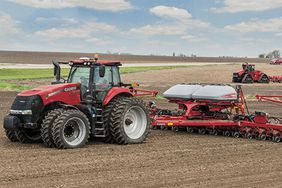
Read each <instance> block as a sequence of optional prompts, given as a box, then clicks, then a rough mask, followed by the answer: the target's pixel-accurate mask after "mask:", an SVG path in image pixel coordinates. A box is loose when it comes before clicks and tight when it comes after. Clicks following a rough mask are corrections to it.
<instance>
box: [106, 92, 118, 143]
mask: <svg viewBox="0 0 282 188" xmlns="http://www.w3.org/2000/svg"><path fill="white" fill-rule="evenodd" d="M117 100H118V98H115V99H112V100H111V101H110V102H109V103H108V104H107V105H106V106H105V107H104V109H103V113H102V116H103V127H104V130H105V138H104V142H106V143H111V144H112V143H114V142H115V139H114V137H113V135H112V134H111V131H110V114H111V112H112V110H113V107H114V104H115V103H116V102H117Z"/></svg>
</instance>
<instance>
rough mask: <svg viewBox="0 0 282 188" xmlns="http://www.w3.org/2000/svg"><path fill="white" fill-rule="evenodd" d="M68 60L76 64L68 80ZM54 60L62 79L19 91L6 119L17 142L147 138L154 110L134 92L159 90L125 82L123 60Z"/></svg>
mask: <svg viewBox="0 0 282 188" xmlns="http://www.w3.org/2000/svg"><path fill="white" fill-rule="evenodd" d="M63 63H65V64H66V63H67V64H69V65H70V67H71V69H70V72H69V76H68V79H67V80H63V81H62V79H61V76H60V72H61V71H60V70H61V68H60V64H63ZM53 64H54V75H55V76H56V81H54V82H53V83H52V85H46V86H41V87H38V88H35V89H32V90H28V91H24V92H21V93H19V94H18V95H17V97H16V99H15V101H14V102H13V104H12V107H11V110H10V113H9V114H8V115H7V116H6V117H5V118H4V129H5V132H6V135H7V137H8V138H9V139H10V140H11V141H13V142H15V141H20V142H22V143H37V142H41V141H43V142H44V143H45V145H46V146H48V147H56V148H59V149H67V148H78V147H82V146H84V145H85V144H86V143H87V141H88V138H89V137H90V136H91V135H92V136H93V137H102V138H103V139H104V141H105V142H108V143H117V144H135V143H142V142H143V141H144V140H145V139H146V137H147V134H148V130H149V125H150V117H149V112H148V109H147V107H146V105H145V103H144V102H143V101H142V99H140V98H137V97H134V96H138V95H148V94H154V95H156V93H157V92H154V91H153V92H151V91H146V90H140V89H135V88H133V86H132V84H124V83H122V82H121V79H120V73H119V66H120V65H121V63H120V62H117V61H101V60H98V59H97V58H95V59H90V58H81V59H79V60H74V61H70V62H60V63H59V62H53Z"/></svg>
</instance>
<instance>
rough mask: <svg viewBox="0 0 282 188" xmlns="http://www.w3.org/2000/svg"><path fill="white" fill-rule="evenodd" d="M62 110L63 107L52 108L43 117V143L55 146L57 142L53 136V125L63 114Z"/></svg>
mask: <svg viewBox="0 0 282 188" xmlns="http://www.w3.org/2000/svg"><path fill="white" fill-rule="evenodd" d="M62 112H63V109H62V108H59V109H55V110H52V111H50V112H49V113H48V114H47V115H46V116H45V118H44V119H43V123H42V125H41V129H40V131H41V137H42V140H43V143H44V144H45V145H46V146H47V147H50V148H52V147H55V143H54V140H53V136H52V127H53V125H54V122H55V120H56V119H57V118H58V117H59V116H60V115H61V114H62Z"/></svg>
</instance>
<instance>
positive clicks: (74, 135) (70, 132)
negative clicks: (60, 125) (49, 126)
mask: <svg viewBox="0 0 282 188" xmlns="http://www.w3.org/2000/svg"><path fill="white" fill-rule="evenodd" d="M63 133H64V134H63V137H64V140H65V141H66V142H67V143H68V144H70V145H77V144H79V143H81V142H82V140H83V138H84V136H85V134H86V131H85V124H84V122H83V121H82V120H81V119H79V118H76V117H73V118H70V119H69V120H68V121H67V122H66V123H65V125H64V132H63Z"/></svg>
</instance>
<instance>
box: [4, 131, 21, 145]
mask: <svg viewBox="0 0 282 188" xmlns="http://www.w3.org/2000/svg"><path fill="white" fill-rule="evenodd" d="M5 133H6V136H7V138H8V139H9V140H10V141H11V142H18V141H19V140H18V138H17V135H16V132H15V131H14V130H9V129H5Z"/></svg>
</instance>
